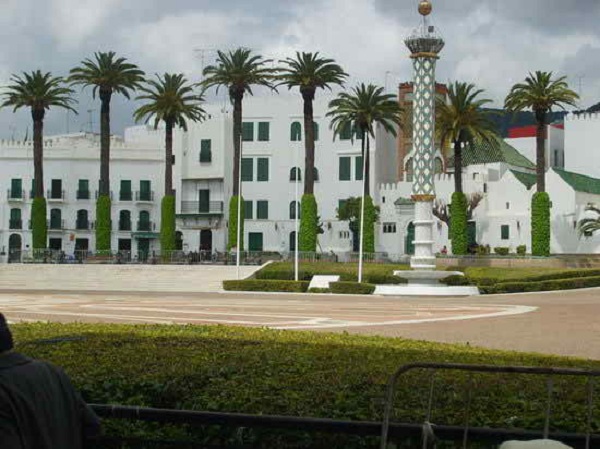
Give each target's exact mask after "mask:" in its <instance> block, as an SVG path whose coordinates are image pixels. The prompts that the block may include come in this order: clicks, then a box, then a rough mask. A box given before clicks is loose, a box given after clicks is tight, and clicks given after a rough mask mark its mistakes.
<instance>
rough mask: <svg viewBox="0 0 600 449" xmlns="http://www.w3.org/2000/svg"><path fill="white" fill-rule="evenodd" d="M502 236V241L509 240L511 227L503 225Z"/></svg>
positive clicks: (501, 228)
mask: <svg viewBox="0 0 600 449" xmlns="http://www.w3.org/2000/svg"><path fill="white" fill-rule="evenodd" d="M500 234H501V238H502V240H508V239H509V238H510V226H509V225H502V226H501V227H500Z"/></svg>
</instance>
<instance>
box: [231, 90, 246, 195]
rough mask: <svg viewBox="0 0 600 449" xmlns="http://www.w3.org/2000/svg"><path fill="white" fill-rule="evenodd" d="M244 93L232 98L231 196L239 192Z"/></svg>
mask: <svg viewBox="0 0 600 449" xmlns="http://www.w3.org/2000/svg"><path fill="white" fill-rule="evenodd" d="M243 98H244V93H243V92H242V93H236V94H235V95H234V98H233V196H238V195H239V194H240V186H239V184H238V180H239V179H240V169H241V167H240V150H241V148H240V147H241V140H242V139H241V137H242V99H243Z"/></svg>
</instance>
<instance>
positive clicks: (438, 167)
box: [433, 157, 444, 174]
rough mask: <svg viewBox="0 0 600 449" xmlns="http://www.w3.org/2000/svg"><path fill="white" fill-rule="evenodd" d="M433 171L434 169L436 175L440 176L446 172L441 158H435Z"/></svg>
mask: <svg viewBox="0 0 600 449" xmlns="http://www.w3.org/2000/svg"><path fill="white" fill-rule="evenodd" d="M433 169H434V173H436V174H440V173H443V172H444V164H443V162H442V160H441V159H440V158H439V157H436V158H435V162H434V167H433Z"/></svg>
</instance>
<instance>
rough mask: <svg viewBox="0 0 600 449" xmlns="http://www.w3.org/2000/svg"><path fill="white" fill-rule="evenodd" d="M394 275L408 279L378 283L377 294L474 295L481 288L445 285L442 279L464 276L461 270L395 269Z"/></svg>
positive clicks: (477, 293)
mask: <svg viewBox="0 0 600 449" xmlns="http://www.w3.org/2000/svg"><path fill="white" fill-rule="evenodd" d="M394 276H398V277H401V278H404V279H407V280H408V284H405V285H402V284H399V285H378V286H377V287H376V288H375V292H374V293H373V294H375V295H383V296H474V295H479V289H478V288H477V287H476V286H474V285H464V286H463V285H460V286H458V285H457V286H452V285H445V284H442V283H441V282H440V280H442V279H445V278H447V277H448V276H464V273H461V272H460V271H430V270H418V271H394Z"/></svg>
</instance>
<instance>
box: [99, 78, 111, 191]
mask: <svg viewBox="0 0 600 449" xmlns="http://www.w3.org/2000/svg"><path fill="white" fill-rule="evenodd" d="M111 96H112V91H110V90H103V89H102V88H100V103H101V107H100V186H99V191H100V192H99V193H100V195H106V196H109V195H110V98H111Z"/></svg>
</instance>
